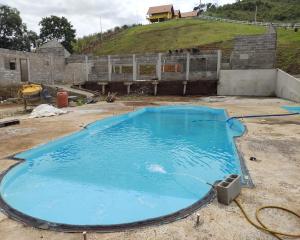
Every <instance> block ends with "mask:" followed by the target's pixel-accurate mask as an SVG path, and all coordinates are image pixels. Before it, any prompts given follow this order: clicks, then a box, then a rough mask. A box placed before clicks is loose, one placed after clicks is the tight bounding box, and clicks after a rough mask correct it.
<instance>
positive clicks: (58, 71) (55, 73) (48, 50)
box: [36, 40, 70, 83]
mask: <svg viewBox="0 0 300 240" xmlns="http://www.w3.org/2000/svg"><path fill="white" fill-rule="evenodd" d="M36 53H37V54H44V55H48V56H49V57H50V65H51V81H52V82H53V83H63V82H64V72H65V67H66V63H65V59H66V58H67V57H69V56H70V53H69V52H68V51H67V50H66V49H65V48H64V47H63V45H61V44H60V43H59V42H58V41H57V40H51V41H49V42H47V43H45V44H43V45H42V46H40V47H39V48H37V50H36Z"/></svg>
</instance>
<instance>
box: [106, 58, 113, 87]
mask: <svg viewBox="0 0 300 240" xmlns="http://www.w3.org/2000/svg"><path fill="white" fill-rule="evenodd" d="M107 58H108V66H107V67H108V81H111V74H112V64H111V56H110V55H109V56H108V57H107Z"/></svg>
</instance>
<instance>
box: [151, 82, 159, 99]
mask: <svg viewBox="0 0 300 240" xmlns="http://www.w3.org/2000/svg"><path fill="white" fill-rule="evenodd" d="M152 84H153V87H154V96H157V85H158V84H159V82H158V81H154V82H152Z"/></svg>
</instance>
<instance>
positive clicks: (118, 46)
mask: <svg viewBox="0 0 300 240" xmlns="http://www.w3.org/2000/svg"><path fill="white" fill-rule="evenodd" d="M264 32H265V29H264V28H263V27H253V26H245V25H239V24H228V23H221V22H209V21H204V20H200V19H188V20H183V19H180V20H172V21H168V22H164V23H159V24H151V25H146V26H139V27H135V28H131V29H128V30H126V31H123V32H121V33H120V34H118V35H116V36H115V37H114V38H113V39H111V40H109V41H104V42H103V44H102V47H101V48H99V49H95V51H94V53H95V54H97V55H107V54H125V53H145V52H165V51H168V50H169V49H171V50H173V49H180V48H191V47H197V46H200V45H206V44H211V43H216V42H220V41H227V40H231V39H233V38H234V36H237V35H247V34H262V33H264Z"/></svg>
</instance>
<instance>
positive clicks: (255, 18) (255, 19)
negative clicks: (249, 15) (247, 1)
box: [254, 4, 258, 23]
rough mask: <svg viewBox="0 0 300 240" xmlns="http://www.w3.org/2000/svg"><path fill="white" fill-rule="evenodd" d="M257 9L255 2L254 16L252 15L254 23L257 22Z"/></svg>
mask: <svg viewBox="0 0 300 240" xmlns="http://www.w3.org/2000/svg"><path fill="white" fill-rule="evenodd" d="M257 10H258V7H257V4H256V5H255V17H254V22H255V23H256V22H257Z"/></svg>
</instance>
